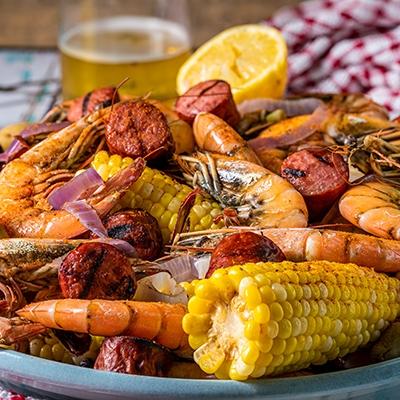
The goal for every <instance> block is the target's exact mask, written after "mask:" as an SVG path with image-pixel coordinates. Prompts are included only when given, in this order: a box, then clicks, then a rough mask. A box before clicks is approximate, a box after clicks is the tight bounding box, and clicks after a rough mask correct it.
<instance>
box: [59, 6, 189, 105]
mask: <svg viewBox="0 0 400 400" xmlns="http://www.w3.org/2000/svg"><path fill="white" fill-rule="evenodd" d="M58 47H59V50H60V53H61V65H62V90H63V97H64V99H69V98H73V97H77V96H80V95H83V94H84V93H87V92H89V91H91V90H93V89H94V88H98V87H104V86H117V85H118V84H119V83H121V82H123V81H124V80H126V82H125V83H123V85H122V86H121V89H120V93H121V94H122V95H130V96H145V95H151V96H152V97H155V98H158V99H161V100H166V99H170V98H173V97H174V96H176V93H175V80H176V74H177V72H178V70H179V67H180V66H181V65H182V63H183V62H184V61H185V60H186V58H187V57H188V56H189V54H190V49H191V38H190V32H189V18H188V4H187V0H61V2H60V34H59V41H58ZM126 78H128V79H126Z"/></svg>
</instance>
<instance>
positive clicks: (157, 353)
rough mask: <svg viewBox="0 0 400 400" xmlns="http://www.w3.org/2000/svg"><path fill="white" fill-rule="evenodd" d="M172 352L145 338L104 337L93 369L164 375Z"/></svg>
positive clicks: (169, 364)
mask: <svg viewBox="0 0 400 400" xmlns="http://www.w3.org/2000/svg"><path fill="white" fill-rule="evenodd" d="M173 359H174V357H173V354H172V353H171V352H170V351H169V350H167V349H165V348H163V347H161V346H159V345H157V344H156V343H154V342H151V341H149V340H145V339H138V338H134V337H128V336H115V337H110V338H106V339H105V340H104V342H103V344H102V346H101V348H100V352H99V355H98V356H97V359H96V362H95V364H94V368H95V369H100V370H103V371H112V372H120V373H123V374H132V375H148V376H161V377H163V376H166V375H167V373H168V371H169V369H170V367H171V364H172V362H173Z"/></svg>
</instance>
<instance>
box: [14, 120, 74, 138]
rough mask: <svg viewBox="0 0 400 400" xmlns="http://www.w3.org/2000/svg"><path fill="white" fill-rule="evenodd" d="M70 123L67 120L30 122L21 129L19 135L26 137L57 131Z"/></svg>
mask: <svg viewBox="0 0 400 400" xmlns="http://www.w3.org/2000/svg"><path fill="white" fill-rule="evenodd" d="M69 125H71V122H69V121H63V122H41V123H38V124H32V125H29V126H28V127H26V128H25V129H23V130H22V132H21V133H20V135H19V136H21V137H22V138H24V139H26V138H27V137H30V136H35V135H40V134H43V133H51V132H58V131H60V130H61V129H64V128H66V127H67V126H69Z"/></svg>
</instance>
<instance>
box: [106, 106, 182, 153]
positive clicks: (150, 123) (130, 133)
mask: <svg viewBox="0 0 400 400" xmlns="http://www.w3.org/2000/svg"><path fill="white" fill-rule="evenodd" d="M106 140H107V145H108V147H109V149H110V151H111V152H112V153H116V154H119V155H120V156H123V157H125V156H128V157H133V158H137V157H146V158H147V159H148V160H152V159H155V158H157V157H158V156H160V155H165V154H169V153H170V152H172V150H173V147H174V146H173V140H172V135H171V131H170V130H169V126H168V122H167V119H166V118H165V116H164V114H163V113H162V112H161V111H160V110H159V109H158V108H157V107H155V106H154V105H153V104H150V103H149V102H146V101H143V100H130V101H127V102H125V103H120V104H118V106H116V107H115V108H114V110H113V112H112V113H111V115H110V118H109V120H108V122H107V125H106Z"/></svg>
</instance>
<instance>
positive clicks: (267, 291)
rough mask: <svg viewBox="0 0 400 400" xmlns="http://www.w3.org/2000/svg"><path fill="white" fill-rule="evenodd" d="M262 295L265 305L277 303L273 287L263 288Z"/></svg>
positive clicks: (261, 289)
mask: <svg viewBox="0 0 400 400" xmlns="http://www.w3.org/2000/svg"><path fill="white" fill-rule="evenodd" d="M260 293H261V297H262V299H263V302H264V303H267V304H270V303H272V302H274V301H276V296H275V293H274V291H273V290H272V289H271V286H269V285H266V286H261V288H260Z"/></svg>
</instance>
